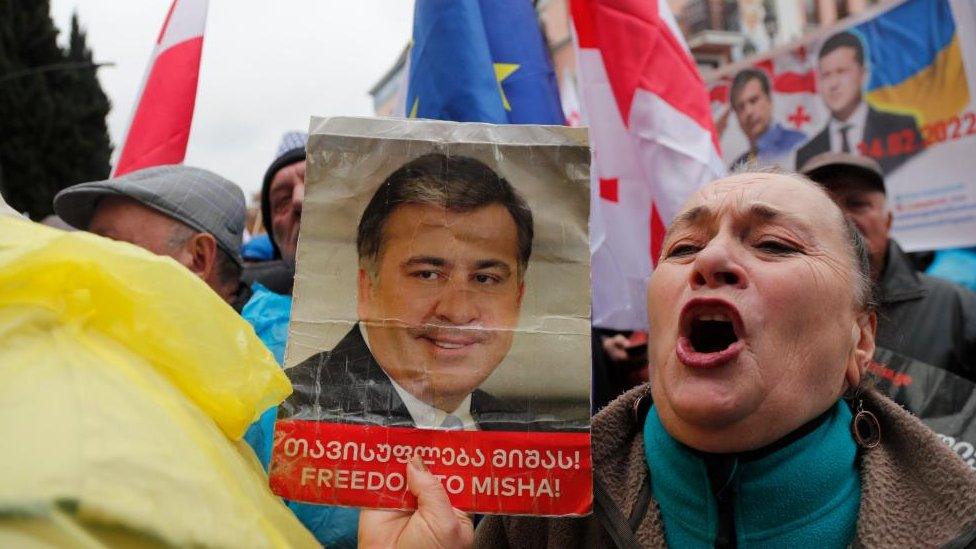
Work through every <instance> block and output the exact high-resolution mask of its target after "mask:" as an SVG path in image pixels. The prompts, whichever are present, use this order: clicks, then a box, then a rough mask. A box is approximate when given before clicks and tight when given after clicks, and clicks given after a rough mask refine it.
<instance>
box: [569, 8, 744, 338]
mask: <svg viewBox="0 0 976 549" xmlns="http://www.w3.org/2000/svg"><path fill="white" fill-rule="evenodd" d="M572 13H573V24H574V27H575V30H576V38H577V45H578V49H577V55H578V66H579V75H578V79H579V83H580V93H581V95H582V106H583V118H584V122H585V123H586V124H587V125H589V126H590V140H591V143H592V146H593V163H592V166H591V170H592V180H593V185H592V193H593V196H592V205H591V209H590V248H591V252H592V262H593V265H592V272H593V323H594V324H595V325H597V326H601V327H606V328H617V329H637V328H643V327H645V326H646V325H647V312H646V304H647V299H646V289H645V288H646V283H647V278H648V277H649V276H650V273H651V270H652V268H653V264H654V263H655V262H656V261H657V257H658V254H659V253H660V246H661V242H662V240H663V237H664V231H665V226H666V224H667V223H668V222H670V220H671V219H672V218H673V217H674V216H675V215H676V214H677V213H678V210H679V208H680V207H681V205H682V204H683V203H684V202H685V200H687V199H688V197H689V196H690V195H691V194H692V193H693V192H694V191H695V190H696V189H698V188H699V187H700V186H701V185H703V184H704V183H707V182H709V181H711V180H713V179H715V178H717V177H719V176H721V175H722V174H724V173H725V168H724V166H723V164H722V161H721V158H720V156H719V152H718V142H717V137H716V134H715V128H714V125H713V123H712V117H711V113H710V108H709V98H708V92H707V91H706V89H705V84H704V82H703V81H702V79H701V76H700V75H699V73H698V68H697V67H696V66H695V63H694V61H693V60H692V58H691V55H690V53H689V52H688V47H687V46H686V45H685V43H684V40H683V39H682V37H681V32H680V30H679V29H678V26H677V24H676V22H675V20H674V17H673V15H672V14H671V10H670V8H669V7H668V3H667V0H649V1H647V0H644V1H641V0H572Z"/></svg>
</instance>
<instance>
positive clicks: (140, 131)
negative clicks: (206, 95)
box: [114, 0, 208, 177]
mask: <svg viewBox="0 0 976 549" xmlns="http://www.w3.org/2000/svg"><path fill="white" fill-rule="evenodd" d="M207 3H208V0H173V4H172V5H171V6H170V8H169V12H168V13H167V14H166V20H165V21H164V22H163V28H162V29H161V30H160V31H159V36H158V37H157V38H156V47H155V49H154V50H153V54H152V57H151V58H150V59H149V67H148V69H147V70H146V76H145V78H144V80H143V83H142V90H141V91H140V93H139V100H138V102H137V103H136V107H135V109H134V110H133V113H132V120H131V122H130V123H129V129H128V131H127V132H126V136H125V139H123V141H122V143H123V145H122V149H121V152H120V153H119V156H118V159H117V160H116V163H115V173H114V175H115V176H116V177H118V176H120V175H123V174H125V173H128V172H131V171H134V170H138V169H142V168H148V167H150V166H159V165H161V164H178V163H180V162H182V161H183V157H184V156H185V154H186V143H187V140H188V139H189V138H190V124H191V122H192V121H193V106H194V104H195V103H196V96H197V77H198V76H199V74H200V54H201V52H202V50H203V31H204V27H205V26H206V23H207Z"/></svg>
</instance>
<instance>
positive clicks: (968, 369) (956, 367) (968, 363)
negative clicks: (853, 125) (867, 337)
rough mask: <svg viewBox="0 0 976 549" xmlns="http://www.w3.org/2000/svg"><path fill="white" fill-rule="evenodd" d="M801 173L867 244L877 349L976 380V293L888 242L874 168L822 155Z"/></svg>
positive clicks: (888, 218)
mask: <svg viewBox="0 0 976 549" xmlns="http://www.w3.org/2000/svg"><path fill="white" fill-rule="evenodd" d="M802 171H803V173H805V174H806V175H808V176H809V177H810V178H811V179H813V180H814V181H816V182H818V183H820V184H821V185H823V186H824V187H826V189H827V191H828V192H829V193H830V195H831V197H832V198H833V199H834V202H836V203H837V205H838V206H840V208H841V209H842V210H844V213H845V214H847V216H848V217H849V218H850V219H851V221H853V222H854V225H855V226H856V227H857V228H858V230H859V231H860V232H861V234H862V235H863V236H864V239H865V241H866V243H867V245H868V249H869V251H870V254H871V275H872V278H873V279H874V281H875V283H877V285H878V286H879V290H880V292H879V295H878V300H879V311H878V335H877V343H878V347H882V348H886V349H888V350H890V351H894V352H896V353H899V354H902V355H905V356H907V357H910V358H913V359H915V360H919V361H921V362H924V363H927V364H931V365H932V366H936V367H938V368H942V369H945V370H948V371H949V372H952V373H954V374H956V375H958V376H961V377H964V378H966V379H969V380H970V381H976V294H973V293H972V292H970V291H968V290H966V289H965V288H963V287H961V286H957V285H955V284H952V283H951V282H947V281H944V280H942V279H939V278H934V277H931V276H928V275H925V274H922V273H919V272H916V271H915V269H914V267H913V266H912V263H911V260H910V259H909V258H908V256H906V255H905V252H903V251H902V250H901V248H900V247H899V246H898V243H896V242H895V241H894V240H892V239H891V238H890V231H891V223H892V215H891V211H890V210H889V209H888V205H887V200H886V196H885V185H884V176H883V175H882V170H881V167H880V166H879V165H878V163H877V162H875V161H873V160H871V159H870V158H865V157H861V156H855V155H850V154H843V153H824V154H821V155H818V156H816V157H814V158H812V159H810V161H809V162H807V164H806V165H804V166H803V168H802Z"/></svg>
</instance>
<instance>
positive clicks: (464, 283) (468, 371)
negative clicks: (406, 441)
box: [358, 204, 523, 412]
mask: <svg viewBox="0 0 976 549" xmlns="http://www.w3.org/2000/svg"><path fill="white" fill-rule="evenodd" d="M517 258H518V237H517V231H516V226H515V221H514V219H513V218H512V216H511V214H509V212H508V210H507V209H506V208H505V207H504V206H502V205H500V204H491V205H488V206H485V207H482V208H478V209H476V210H472V211H469V212H452V211H448V210H446V209H444V208H441V207H437V206H431V205H420V204H405V205H402V206H399V207H397V208H396V209H395V210H394V211H393V213H392V214H391V215H390V216H389V218H388V219H387V220H386V224H385V226H384V229H383V240H382V244H381V246H380V258H379V267H378V272H377V273H375V275H371V274H369V273H368V272H366V270H364V269H360V273H359V309H358V312H359V318H360V319H361V320H363V323H364V325H365V326H366V333H367V335H368V339H369V345H370V350H371V351H372V353H373V355H374V357H375V358H376V360H377V362H378V363H379V364H380V365H381V366H382V367H383V369H384V370H385V371H386V373H387V374H389V375H390V376H391V377H392V378H393V379H394V380H395V381H396V382H397V383H399V384H400V385H401V386H402V387H404V388H405V389H407V390H408V391H410V392H411V393H412V394H414V395H415V396H417V397H418V398H420V399H421V400H424V401H425V402H428V403H430V404H432V405H434V406H436V407H438V408H440V409H442V410H444V411H447V412H452V411H454V410H455V409H456V408H457V406H458V405H459V404H460V403H461V401H463V400H464V398H465V397H466V396H467V395H468V394H470V393H471V392H472V391H473V390H474V389H476V388H477V387H478V386H479V385H481V383H482V382H483V381H484V380H485V379H486V378H487V377H488V376H489V375H491V373H492V371H493V370H494V369H495V368H496V367H497V366H498V365H499V363H501V361H502V359H504V358H505V355H507V354H508V351H509V348H510V347H511V346H512V329H513V328H514V327H515V325H516V324H517V323H518V316H519V308H520V306H521V302H522V291H523V285H522V282H521V280H520V278H519V276H518V272H517V270H518V261H517Z"/></svg>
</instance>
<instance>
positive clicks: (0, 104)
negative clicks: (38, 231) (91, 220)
mask: <svg viewBox="0 0 976 549" xmlns="http://www.w3.org/2000/svg"><path fill="white" fill-rule="evenodd" d="M57 35H58V30H57V28H56V27H55V26H54V22H53V21H52V20H51V17H50V3H49V2H48V0H0V170H2V171H0V192H3V195H4V198H5V199H6V200H7V202H8V203H9V204H10V205H11V206H13V207H14V208H15V209H17V210H19V211H26V212H27V213H28V214H29V215H30V217H31V218H32V219H34V220H40V219H42V218H44V217H45V216H47V215H49V214H50V213H52V211H53V208H52V204H51V202H52V199H53V198H54V195H55V194H57V192H58V191H59V190H61V189H63V188H64V187H67V186H70V185H73V184H75V183H79V182H82V181H89V180H92V179H99V178H103V177H106V176H107V175H108V173H109V156H110V154H111V145H110V144H109V138H108V132H107V129H106V126H105V115H106V114H107V113H108V110H109V103H108V99H107V98H106V96H105V94H104V92H103V91H102V89H101V85H100V84H99V83H98V79H97V77H96V75H95V70H94V68H91V67H79V66H77V65H73V64H77V63H91V61H92V53H91V51H90V50H89V48H88V47H87V44H86V37H85V33H84V31H83V30H82V29H81V28H80V27H79V25H78V22H77V17H74V18H72V34H71V36H70V39H69V44H68V47H67V48H66V49H65V50H62V49H61V48H60V47H58V44H57Z"/></svg>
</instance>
